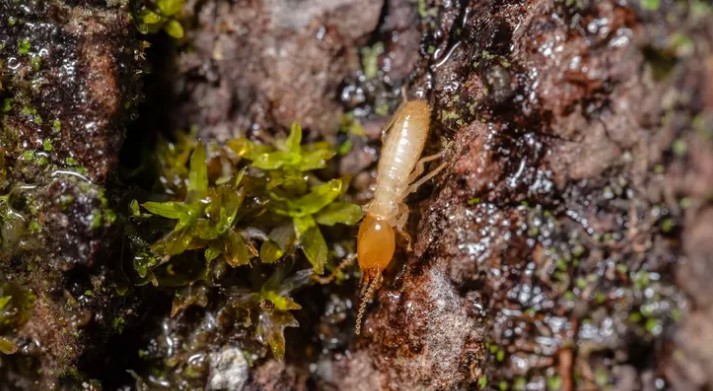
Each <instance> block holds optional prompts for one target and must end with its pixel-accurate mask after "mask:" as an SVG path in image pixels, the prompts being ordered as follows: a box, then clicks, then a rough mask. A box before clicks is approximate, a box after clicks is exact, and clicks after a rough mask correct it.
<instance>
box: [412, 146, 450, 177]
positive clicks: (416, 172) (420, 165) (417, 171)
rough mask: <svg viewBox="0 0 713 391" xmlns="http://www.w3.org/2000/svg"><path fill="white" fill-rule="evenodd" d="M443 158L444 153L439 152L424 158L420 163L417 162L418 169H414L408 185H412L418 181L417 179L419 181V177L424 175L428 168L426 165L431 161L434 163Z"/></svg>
mask: <svg viewBox="0 0 713 391" xmlns="http://www.w3.org/2000/svg"><path fill="white" fill-rule="evenodd" d="M442 156H443V152H439V153H435V154H433V155H428V156H424V157H422V158H421V159H420V160H419V161H418V162H416V167H415V168H414V169H413V172H412V173H411V175H409V177H408V183H412V182H414V181H416V179H418V177H420V176H421V174H423V170H424V169H425V167H426V163H428V162H430V161H434V160H436V159H438V158H439V157H442Z"/></svg>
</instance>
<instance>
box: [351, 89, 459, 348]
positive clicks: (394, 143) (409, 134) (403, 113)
mask: <svg viewBox="0 0 713 391" xmlns="http://www.w3.org/2000/svg"><path fill="white" fill-rule="evenodd" d="M430 117H431V107H430V106H429V104H428V103H426V101H423V100H413V101H407V102H404V103H403V104H402V105H401V107H399V109H398V110H397V111H396V113H395V114H394V116H393V119H392V120H391V122H390V123H389V124H388V125H387V126H386V137H385V139H384V146H383V148H382V149H381V158H380V159H379V165H378V167H377V173H376V189H375V190H374V199H373V200H372V201H371V202H370V203H369V204H368V205H366V206H365V207H364V211H365V212H366V216H365V217H364V220H363V221H362V223H361V225H360V226H359V233H358V235H357V259H358V262H359V268H360V269H361V270H362V288H363V289H364V288H366V289H365V290H364V294H363V295H362V302H361V305H360V306H359V312H358V314H357V326H356V330H355V331H356V333H357V334H359V332H360V330H361V319H362V316H363V315H364V310H365V308H366V303H367V301H368V300H370V299H371V297H372V296H373V295H374V293H375V291H376V288H377V287H378V285H379V284H380V281H381V278H382V277H381V273H382V272H383V271H384V269H386V267H387V266H388V265H389V263H390V262H391V259H392V258H393V256H394V251H395V249H396V241H395V235H394V229H396V230H397V231H398V232H399V233H401V235H402V236H403V237H404V238H406V239H407V241H408V243H409V244H408V246H409V250H410V247H411V239H410V237H409V235H408V234H407V233H406V232H405V231H404V226H405V225H406V220H407V219H408V212H409V210H408V207H407V206H406V204H405V203H404V199H406V196H408V194H409V193H411V192H412V191H414V190H415V189H417V188H418V186H420V185H421V184H422V183H424V182H425V181H427V180H429V179H430V178H432V177H433V176H434V175H436V174H437V173H438V172H439V171H440V170H441V169H443V167H445V165H444V164H441V165H440V166H439V167H438V168H436V169H435V170H433V171H431V172H430V173H429V174H427V175H425V176H423V177H422V178H420V179H418V180H416V179H417V178H418V177H419V176H420V175H421V174H422V173H423V167H424V163H426V162H428V161H431V160H434V159H436V158H438V157H440V156H441V154H436V155H432V156H428V157H424V158H422V159H421V153H422V152H423V148H424V147H425V145H426V139H427V138H428V130H429V126H430ZM419 159H420V160H419Z"/></svg>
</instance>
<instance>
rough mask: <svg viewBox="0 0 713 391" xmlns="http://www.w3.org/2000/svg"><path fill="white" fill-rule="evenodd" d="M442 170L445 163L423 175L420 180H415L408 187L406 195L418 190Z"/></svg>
mask: <svg viewBox="0 0 713 391" xmlns="http://www.w3.org/2000/svg"><path fill="white" fill-rule="evenodd" d="M444 168H446V162H443V163H441V165H439V166H438V167H436V168H434V169H433V171H431V172H429V173H428V174H426V175H424V176H423V177H421V179H419V180H417V181H416V182H414V183H412V184H410V185H409V187H408V189H407V191H406V194H410V193H413V192H414V191H416V190H418V188H419V187H420V186H421V185H423V184H424V183H426V182H428V180H429V179H431V178H433V177H434V176H436V175H438V173H439V172H441V171H442V170H443V169H444Z"/></svg>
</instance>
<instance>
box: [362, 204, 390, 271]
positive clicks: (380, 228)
mask: <svg viewBox="0 0 713 391" xmlns="http://www.w3.org/2000/svg"><path fill="white" fill-rule="evenodd" d="M395 250H396V238H395V235H394V229H393V228H391V225H390V224H389V223H388V222H387V221H385V220H381V219H378V218H375V217H373V216H372V215H371V214H368V213H367V215H366V217H365V218H364V221H362V223H361V225H360V226H359V234H358V235H357V259H358V261H359V269H361V270H362V272H363V273H365V274H366V277H367V278H368V279H373V278H374V277H376V275H377V274H379V273H381V272H382V271H384V269H386V267H387V266H389V262H391V258H393V256H394V251H395Z"/></svg>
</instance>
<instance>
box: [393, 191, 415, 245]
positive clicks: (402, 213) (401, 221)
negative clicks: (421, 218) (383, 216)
mask: <svg viewBox="0 0 713 391" xmlns="http://www.w3.org/2000/svg"><path fill="white" fill-rule="evenodd" d="M408 215H409V211H408V206H407V205H406V204H404V203H401V204H399V213H398V214H397V215H396V223H395V224H394V228H396V231H397V232H398V233H399V235H401V237H403V238H404V239H406V249H407V250H408V251H409V252H411V249H412V247H411V235H409V233H408V232H406V230H405V229H404V228H405V227H406V223H407V222H408Z"/></svg>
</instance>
